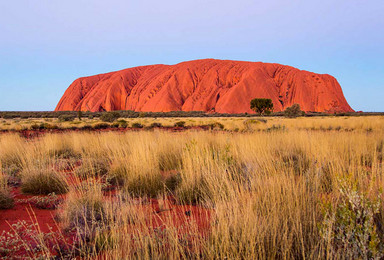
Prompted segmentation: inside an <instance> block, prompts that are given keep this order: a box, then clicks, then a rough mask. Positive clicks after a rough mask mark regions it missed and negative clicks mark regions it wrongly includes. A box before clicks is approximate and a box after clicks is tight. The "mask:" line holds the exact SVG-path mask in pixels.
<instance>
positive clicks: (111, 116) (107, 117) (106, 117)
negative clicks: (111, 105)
mask: <svg viewBox="0 0 384 260" xmlns="http://www.w3.org/2000/svg"><path fill="white" fill-rule="evenodd" d="M119 117H120V113H119V112H105V113H103V114H102V115H101V117H100V120H101V121H103V122H109V123H112V122H114V121H115V120H117V119H118V118H119Z"/></svg>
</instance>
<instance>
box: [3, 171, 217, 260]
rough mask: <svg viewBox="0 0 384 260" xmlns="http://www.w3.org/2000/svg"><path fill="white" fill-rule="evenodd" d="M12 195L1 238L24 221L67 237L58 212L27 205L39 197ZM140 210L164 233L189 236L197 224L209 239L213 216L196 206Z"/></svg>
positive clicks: (147, 204)
mask: <svg viewBox="0 0 384 260" xmlns="http://www.w3.org/2000/svg"><path fill="white" fill-rule="evenodd" d="M77 165H79V164H77ZM63 173H66V174H67V176H68V181H69V184H70V185H75V184H76V180H75V179H74V178H73V174H72V172H70V171H68V170H65V171H63ZM11 192H12V194H13V196H14V198H15V206H14V207H13V208H12V209H8V210H0V234H1V233H2V232H3V231H5V232H10V231H12V228H11V226H10V225H12V224H15V223H17V222H19V221H23V220H24V221H26V223H27V225H29V224H32V223H36V222H37V223H38V224H39V228H40V230H41V231H42V232H43V233H49V232H52V231H53V232H58V233H57V234H65V233H64V232H62V230H61V227H60V223H57V222H56V221H55V216H56V214H59V211H58V210H56V209H54V210H48V209H39V208H37V207H36V206H34V205H33V204H29V203H26V202H25V201H23V200H26V199H30V198H32V197H35V196H32V195H25V194H22V193H21V192H20V188H13V189H12V191H11ZM115 196H116V195H115V191H114V190H112V191H108V192H105V199H106V200H109V199H114V197H115ZM39 197H44V196H39ZM60 197H61V198H62V199H63V200H64V199H65V195H64V196H60ZM138 207H140V209H141V210H144V211H145V212H146V214H145V215H146V216H147V218H146V222H147V223H148V225H151V226H152V228H153V229H155V228H160V229H164V228H166V224H169V223H171V225H172V226H173V227H175V228H177V230H179V232H180V233H182V232H188V228H190V227H191V225H189V224H191V223H193V224H197V229H198V230H197V231H198V232H199V233H200V234H201V235H203V236H205V235H207V233H208V232H209V229H210V219H211V212H210V210H209V209H207V208H203V207H199V206H192V205H177V204H175V200H174V199H173V198H172V197H168V198H166V199H165V200H164V202H163V203H162V208H160V205H159V201H158V200H157V199H149V200H148V199H147V200H144V201H143V202H142V203H140V204H139V205H138ZM57 236H58V235H57ZM65 236H66V238H65V239H66V243H68V245H70V244H71V243H72V242H71V241H73V237H72V236H71V235H70V234H67V235H65ZM24 239H25V240H28V239H30V238H28V236H26V237H24ZM26 242H27V243H29V244H32V245H33V243H34V241H26ZM52 246H54V245H52ZM51 252H54V251H51ZM27 255H28V254H27V252H26V251H25V250H24V249H23V250H20V251H18V253H17V256H18V257H23V256H27Z"/></svg>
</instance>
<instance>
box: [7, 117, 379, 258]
mask: <svg viewBox="0 0 384 260" xmlns="http://www.w3.org/2000/svg"><path fill="white" fill-rule="evenodd" d="M6 120H7V122H8V120H9V123H10V124H20V125H23V123H22V121H19V122H15V121H12V120H14V119H6ZM23 120H24V119H23ZM25 120H28V119H25ZM45 120H46V119H40V120H39V121H38V122H36V123H39V124H40V122H44V121H45ZM52 120H53V119H52ZM54 120H57V119H54ZM48 122H49V123H50V124H53V123H54V124H62V125H65V126H70V125H71V124H73V123H76V122H79V125H80V126H81V125H95V124H101V123H100V121H99V120H97V119H89V118H86V119H85V118H84V117H83V118H82V120H81V121H80V120H79V119H78V118H77V119H74V120H73V121H65V120H64V121H63V122H56V121H52V122H51V121H48ZM116 122H118V121H116ZM124 122H125V123H126V124H127V125H129V126H131V125H133V124H140V125H142V128H137V129H136V130H135V131H121V132H120V131H119V132H113V131H104V132H102V131H101V132H100V131H99V132H92V131H86V132H77V131H69V132H63V133H45V134H43V135H40V136H38V137H36V138H24V137H21V136H20V135H19V133H4V134H1V135H0V162H1V163H0V166H1V174H0V228H1V229H0V257H4V258H6V257H8V258H12V257H14V256H20V257H22V256H26V257H30V258H38V257H42V258H49V257H53V256H56V257H57V258H59V259H61V258H62V259H66V258H75V257H79V258H81V257H82V258H86V259H88V258H89V259H95V258H96V257H100V258H106V259H125V258H127V259H131V258H134V259H135V258H138V259H166V258H171V259H306V258H310V259H380V258H382V257H383V252H384V251H383V250H384V229H383V220H384V202H383V194H382V188H383V185H384V180H383V153H384V148H383V147H384V118H383V117H381V116H375V117H309V118H304V117H299V118H294V119H289V118H281V117H263V118H258V117H254V118H253V117H252V118H247V117H235V118H229V117H228V118H227V117H220V118H188V117H187V118H157V119H155V118H147V117H138V118H125V119H124ZM180 122H183V123H180ZM119 123H122V121H121V122H119ZM175 125H177V126H176V128H177V127H184V126H198V125H211V127H208V128H206V129H204V130H203V129H200V128H189V129H188V128H187V129H186V130H184V131H181V132H177V131H163V130H162V129H161V127H162V126H169V127H174V126H175ZM181 125H182V126H181ZM9 208H11V209H9ZM12 212H17V215H15V214H13V215H12ZM12 217H13V218H12ZM47 224H48V225H50V226H51V228H48V227H47ZM3 230H4V232H3V234H1V232H2V231H3ZM32 248H33V250H31V249H32Z"/></svg>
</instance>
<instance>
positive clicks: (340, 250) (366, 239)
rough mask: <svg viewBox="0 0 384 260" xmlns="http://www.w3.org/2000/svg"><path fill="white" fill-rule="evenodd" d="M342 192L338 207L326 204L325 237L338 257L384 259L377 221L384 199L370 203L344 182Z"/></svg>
mask: <svg viewBox="0 0 384 260" xmlns="http://www.w3.org/2000/svg"><path fill="white" fill-rule="evenodd" d="M339 191H340V196H341V197H340V199H339V201H338V202H337V203H336V205H332V204H331V203H328V204H327V203H323V215H324V220H323V222H322V224H321V225H320V233H321V236H322V238H323V239H324V240H325V241H326V242H327V243H329V244H330V245H331V246H332V254H334V255H335V256H336V255H339V254H342V255H343V257H345V258H346V259H381V257H383V253H382V252H383V251H382V249H383V244H382V241H381V240H380V236H379V234H378V233H377V231H378V227H377V224H378V223H377V222H376V221H375V216H376V215H377V214H379V209H380V205H381V201H380V199H377V200H370V199H369V198H368V197H367V196H366V195H364V194H361V193H359V192H358V190H357V189H356V188H351V187H349V185H347V184H346V182H343V183H341V188H340V189H339ZM381 235H382V234H381Z"/></svg>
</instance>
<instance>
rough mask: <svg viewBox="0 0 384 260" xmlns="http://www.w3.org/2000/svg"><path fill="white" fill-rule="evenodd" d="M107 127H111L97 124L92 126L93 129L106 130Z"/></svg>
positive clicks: (105, 124)
mask: <svg viewBox="0 0 384 260" xmlns="http://www.w3.org/2000/svg"><path fill="white" fill-rule="evenodd" d="M109 127H111V125H110V124H107V123H98V124H95V125H94V126H93V129H107V128H109Z"/></svg>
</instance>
